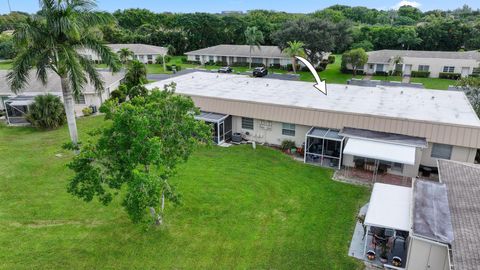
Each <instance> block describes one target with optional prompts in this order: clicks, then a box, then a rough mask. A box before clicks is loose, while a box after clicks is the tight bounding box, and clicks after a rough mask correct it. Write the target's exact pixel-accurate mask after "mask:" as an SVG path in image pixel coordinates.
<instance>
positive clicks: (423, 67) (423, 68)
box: [418, 65, 430, 72]
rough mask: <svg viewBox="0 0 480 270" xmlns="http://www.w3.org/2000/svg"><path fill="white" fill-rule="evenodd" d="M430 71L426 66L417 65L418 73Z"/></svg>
mask: <svg viewBox="0 0 480 270" xmlns="http://www.w3.org/2000/svg"><path fill="white" fill-rule="evenodd" d="M429 69H430V66H428V65H418V71H427V72H428V70H429Z"/></svg>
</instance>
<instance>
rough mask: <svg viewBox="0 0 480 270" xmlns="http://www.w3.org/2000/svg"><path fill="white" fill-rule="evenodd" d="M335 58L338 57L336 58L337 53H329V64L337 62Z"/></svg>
mask: <svg viewBox="0 0 480 270" xmlns="http://www.w3.org/2000/svg"><path fill="white" fill-rule="evenodd" d="M335 59H336V58H335V55H329V56H328V63H329V64H333V63H335Z"/></svg>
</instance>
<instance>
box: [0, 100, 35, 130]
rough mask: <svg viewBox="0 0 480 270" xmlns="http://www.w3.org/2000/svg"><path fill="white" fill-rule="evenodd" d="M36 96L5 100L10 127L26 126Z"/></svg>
mask: <svg viewBox="0 0 480 270" xmlns="http://www.w3.org/2000/svg"><path fill="white" fill-rule="evenodd" d="M34 99H35V96H25V95H20V96H16V97H13V98H10V99H7V100H5V103H4V104H5V111H6V116H7V123H8V124H10V125H26V124H29V122H28V121H27V119H26V115H27V113H28V109H29V106H30V105H31V104H33V102H34Z"/></svg>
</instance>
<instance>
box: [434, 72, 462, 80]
mask: <svg viewBox="0 0 480 270" xmlns="http://www.w3.org/2000/svg"><path fill="white" fill-rule="evenodd" d="M438 77H439V78H441V79H449V80H458V79H460V77H461V74H460V73H452V72H440V73H439V74H438Z"/></svg>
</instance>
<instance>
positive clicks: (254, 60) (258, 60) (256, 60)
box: [252, 57, 263, 64]
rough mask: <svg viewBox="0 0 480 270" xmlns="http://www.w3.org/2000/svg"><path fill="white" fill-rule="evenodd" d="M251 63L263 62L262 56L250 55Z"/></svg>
mask: <svg viewBox="0 0 480 270" xmlns="http://www.w3.org/2000/svg"><path fill="white" fill-rule="evenodd" d="M252 63H255V64H263V58H258V57H252Z"/></svg>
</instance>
